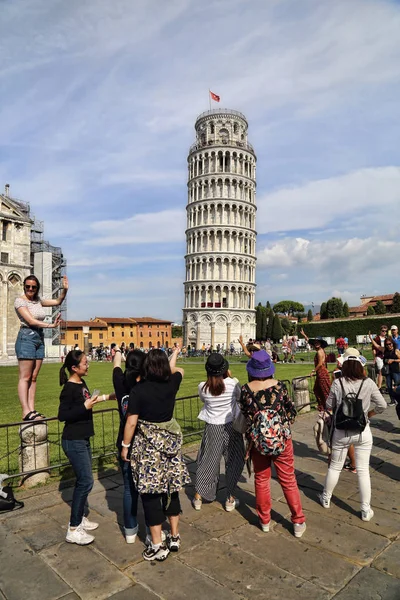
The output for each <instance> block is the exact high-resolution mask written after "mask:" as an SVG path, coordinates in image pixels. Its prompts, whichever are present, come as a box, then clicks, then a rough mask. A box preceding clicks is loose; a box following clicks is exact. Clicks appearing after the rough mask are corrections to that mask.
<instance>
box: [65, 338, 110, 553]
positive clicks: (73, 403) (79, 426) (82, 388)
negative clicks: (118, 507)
mask: <svg viewBox="0 0 400 600" xmlns="http://www.w3.org/2000/svg"><path fill="white" fill-rule="evenodd" d="M66 369H67V370H68V372H69V377H68V376H67V374H66V372H65V371H66ZM88 370H89V362H88V359H87V357H86V355H85V354H84V353H83V352H82V351H81V350H71V351H70V352H68V354H67V356H66V357H65V361H64V363H63V365H62V367H61V369H60V385H63V386H64V387H63V389H62V392H61V395H60V407H59V409H58V419H59V420H60V421H63V422H65V425H64V430H63V434H62V442H61V443H62V448H63V450H64V452H65V454H66V456H67V457H68V459H69V461H70V463H71V466H72V469H73V471H74V473H75V477H76V483H75V489H74V494H73V497H72V504H71V518H70V522H69V525H68V531H67V537H66V541H67V542H70V543H71V544H78V545H80V546H84V545H86V544H90V543H91V542H93V540H94V537H93V536H92V535H90V534H89V533H87V532H88V531H92V530H94V529H97V527H98V523H94V522H92V521H89V519H87V518H86V517H85V516H84V510H85V504H86V500H87V497H88V495H89V493H90V491H91V489H92V487H93V474H92V451H91V448H90V438H91V437H92V436H93V435H94V429H93V415H92V408H93V406H94V405H95V404H97V403H98V402H102V401H104V400H108V399H110V398H114V397H115V396H114V395H113V394H111V395H109V396H106V395H104V394H103V395H102V396H98V395H94V396H91V395H90V392H89V389H88V387H87V385H86V382H85V380H84V379H83V378H84V377H85V375H87V373H88Z"/></svg>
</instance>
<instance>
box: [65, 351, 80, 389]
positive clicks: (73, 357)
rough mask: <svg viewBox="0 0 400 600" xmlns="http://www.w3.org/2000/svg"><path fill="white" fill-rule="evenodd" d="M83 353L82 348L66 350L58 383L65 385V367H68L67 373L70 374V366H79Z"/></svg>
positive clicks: (66, 376)
mask: <svg viewBox="0 0 400 600" xmlns="http://www.w3.org/2000/svg"><path fill="white" fill-rule="evenodd" d="M84 354H85V353H84V352H82V350H70V351H69V352H68V354H67V356H66V357H65V360H64V362H63V364H62V367H61V369H60V385H65V384H66V383H67V381H68V375H67V374H66V372H65V369H68V371H69V374H70V375H72V373H73V371H72V367H78V366H79V363H80V362H81V360H82V356H83V355H84Z"/></svg>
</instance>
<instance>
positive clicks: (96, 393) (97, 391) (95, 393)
mask: <svg viewBox="0 0 400 600" xmlns="http://www.w3.org/2000/svg"><path fill="white" fill-rule="evenodd" d="M99 395H100V390H93V393H92V395H91V399H92V400H93V398H94V397H95V396H99Z"/></svg>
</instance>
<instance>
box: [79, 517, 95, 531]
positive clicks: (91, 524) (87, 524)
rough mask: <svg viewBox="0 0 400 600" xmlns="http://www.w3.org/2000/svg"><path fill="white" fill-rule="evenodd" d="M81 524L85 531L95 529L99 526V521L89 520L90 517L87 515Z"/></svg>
mask: <svg viewBox="0 0 400 600" xmlns="http://www.w3.org/2000/svg"><path fill="white" fill-rule="evenodd" d="M81 525H82V527H83V529H84V530H85V531H94V530H95V529H97V528H98V526H99V524H98V523H95V522H94V521H89V519H88V518H86V517H83V519H82V523H81Z"/></svg>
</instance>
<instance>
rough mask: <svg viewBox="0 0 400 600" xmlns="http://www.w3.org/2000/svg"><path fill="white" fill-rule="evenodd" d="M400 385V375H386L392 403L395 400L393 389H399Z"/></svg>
mask: <svg viewBox="0 0 400 600" xmlns="http://www.w3.org/2000/svg"><path fill="white" fill-rule="evenodd" d="M399 385H400V373H389V375H386V387H387V390H388V392H389V396H390V399H391V401H392V402H393V400H394V390H393V388H397V386H399Z"/></svg>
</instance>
